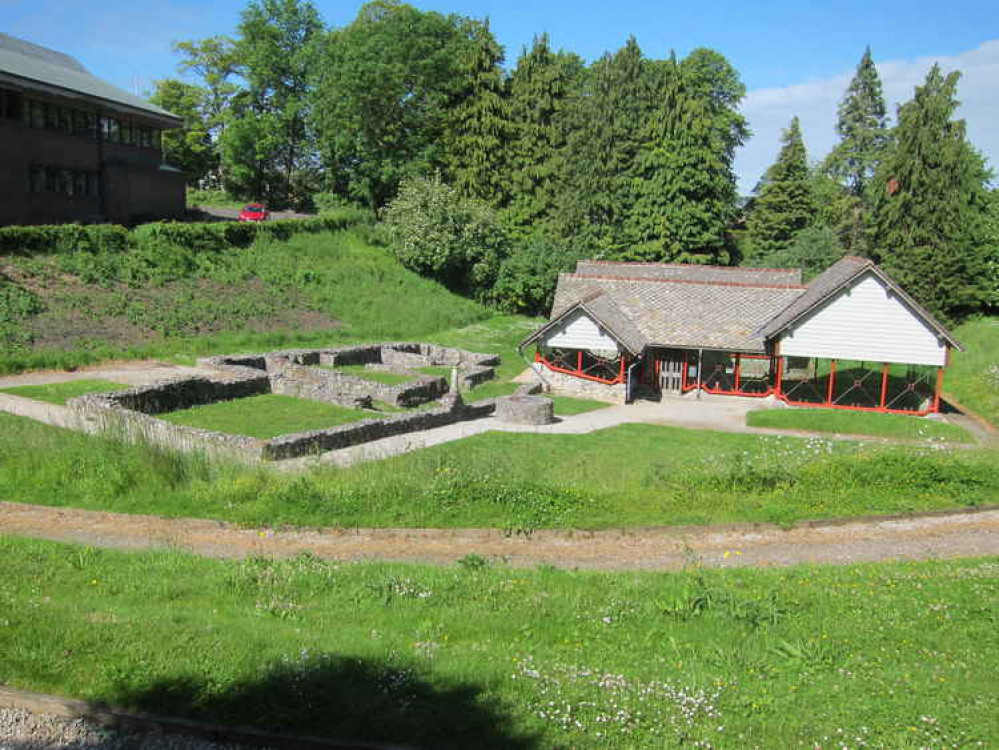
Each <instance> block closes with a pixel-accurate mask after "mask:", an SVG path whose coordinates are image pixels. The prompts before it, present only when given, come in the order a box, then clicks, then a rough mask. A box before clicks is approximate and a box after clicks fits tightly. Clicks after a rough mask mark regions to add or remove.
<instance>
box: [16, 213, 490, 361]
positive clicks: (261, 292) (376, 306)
mask: <svg viewBox="0 0 999 750" xmlns="http://www.w3.org/2000/svg"><path fill="white" fill-rule="evenodd" d="M365 236H366V235H365V232H364V231H363V230H362V229H358V230H354V231H343V232H337V233H323V234H313V235H297V236H294V237H292V238H291V239H289V240H286V241H278V240H273V239H265V238H261V239H258V240H257V242H255V243H254V244H253V245H252V246H250V247H247V248H242V249H241V248H228V249H223V250H218V251H211V250H205V249H198V250H192V249H187V248H182V247H174V246H170V245H166V244H163V243H157V242H150V243H149V244H148V245H145V246H142V247H140V248H137V249H133V250H130V251H128V252H107V253H101V252H77V253H64V254H59V255H53V256H39V257H34V258H24V257H14V256H10V257H0V372H15V371H19V370H23V369H33V368H40V367H51V368H68V367H76V366H80V365H83V364H87V363H92V362H96V361H100V360H101V359H108V358H112V357H130V358H135V357H159V358H167V359H175V360H181V361H190V360H192V359H193V358H194V357H196V356H198V355H203V354H210V353H219V352H226V351H235V350H253V349H274V348H279V347H287V346H321V345H331V344H336V343H338V342H341V343H346V342H353V341H381V340H406V339H414V338H415V339H419V338H422V337H425V336H426V335H427V334H429V333H432V332H434V331H440V330H443V329H450V328H455V327H461V326H466V325H468V324H470V323H474V322H476V321H482V320H486V319H487V318H489V316H490V313H489V311H488V310H487V309H486V308H484V307H482V306H481V305H479V304H477V303H475V302H472V301H470V300H467V299H464V298H461V297H458V296H456V295H454V294H451V293H450V292H448V291H447V290H446V289H444V288H443V287H441V286H440V285H438V284H436V283H434V282H432V281H428V280H427V279H424V278H421V277H419V276H417V275H416V274H414V273H412V272H410V271H407V270H406V269H404V268H403V267H402V266H400V265H399V263H398V262H397V261H396V260H395V259H394V258H393V257H391V255H390V254H389V253H388V252H387V251H386V250H385V249H383V248H380V247H377V246H374V245H371V244H369V243H368V242H367V241H366V239H365Z"/></svg>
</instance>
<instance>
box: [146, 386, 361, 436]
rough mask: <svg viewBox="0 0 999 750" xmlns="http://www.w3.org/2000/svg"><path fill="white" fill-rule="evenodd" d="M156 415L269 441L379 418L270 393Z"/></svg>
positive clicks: (179, 422) (191, 425) (185, 423)
mask: <svg viewBox="0 0 999 750" xmlns="http://www.w3.org/2000/svg"><path fill="white" fill-rule="evenodd" d="M157 416H159V418H160V419H165V420H166V421H168V422H173V423H174V424H182V425H187V426H189V427H200V428H201V429H203V430H215V431H216V432H226V433H229V434H231V435H247V436H249V437H255V438H260V439H262V440H268V439H270V438H273V437H277V436H278V435H290V434H292V433H296V432H307V431H309V430H322V429H325V428H327V427H336V426H337V425H341V424H347V423H348V422H358V421H360V420H362V419H371V418H378V417H379V416H380V415H378V414H374V413H372V412H369V411H361V410H360V409H348V408H346V407H343V406H336V405H334V404H323V403H319V402H318V401H308V400H306V399H304V398H294V397H292V396H282V395H279V394H276V393H267V394H264V395H261V396H249V397H247V398H240V399H236V400H234V401H220V402H218V403H215V404H208V405H206V406H194V407H192V408H190V409H182V410H180V411H174V412H170V413H168V414H159V415H157Z"/></svg>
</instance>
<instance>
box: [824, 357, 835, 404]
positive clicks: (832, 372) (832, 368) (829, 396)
mask: <svg viewBox="0 0 999 750" xmlns="http://www.w3.org/2000/svg"><path fill="white" fill-rule="evenodd" d="M835 386H836V360H835V359H830V360H829V388H828V389H827V391H826V406H832V402H833V401H832V397H833V388H834V387H835Z"/></svg>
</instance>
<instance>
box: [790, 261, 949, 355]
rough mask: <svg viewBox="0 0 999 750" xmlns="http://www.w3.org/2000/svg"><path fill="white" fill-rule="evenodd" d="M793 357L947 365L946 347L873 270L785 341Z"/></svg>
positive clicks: (801, 325)
mask: <svg viewBox="0 0 999 750" xmlns="http://www.w3.org/2000/svg"><path fill="white" fill-rule="evenodd" d="M780 342H781V344H780V353H781V354H783V355H785V356H791V357H821V358H823V359H856V360H864V361H866V362H901V363H905V364H913V365H933V366H936V367H943V366H944V365H945V364H946V362H947V347H946V344H945V343H944V342H942V341H941V340H940V339H939V338H938V337H937V334H936V333H935V332H934V331H933V329H932V328H930V327H929V326H927V325H926V324H925V323H923V321H922V320H920V318H919V317H917V316H916V314H915V313H914V312H913V311H912V309H911V308H910V307H909V306H908V305H906V304H905V302H903V301H902V300H900V299H899V298H898V297H896V296H894V295H893V294H891V292H890V290H889V289H888V288H887V287H886V286H885V285H884V284H883V283H882V282H881V280H880V279H879V278H877V277H876V276H875V275H874V274H871V273H868V274H866V275H864V276H862V277H861V279H860V281H859V282H857V283H855V284H854V285H853V287H852V288H850V289H844V290H843V291H841V292H840V293H839V294H838V295H837V296H836V297H834V298H833V299H832V300H830V301H828V302H826V303H825V304H824V305H822V306H821V307H819V308H818V309H817V310H815V311H813V312H811V313H810V314H809V315H808V316H807V317H805V318H804V319H802V320H801V321H799V322H797V323H795V324H794V326H793V327H792V328H791V329H790V330H788V331H787V332H785V333H784V334H783V335H782V336H781V339H780Z"/></svg>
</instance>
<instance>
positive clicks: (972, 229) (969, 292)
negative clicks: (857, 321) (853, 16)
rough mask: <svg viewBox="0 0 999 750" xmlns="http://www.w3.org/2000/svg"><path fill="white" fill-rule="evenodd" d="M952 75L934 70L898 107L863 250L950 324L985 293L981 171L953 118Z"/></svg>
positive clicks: (984, 175)
mask: <svg viewBox="0 0 999 750" xmlns="http://www.w3.org/2000/svg"><path fill="white" fill-rule="evenodd" d="M959 78H960V73H957V72H953V73H950V74H948V75H946V76H945V75H944V74H943V73H942V72H941V70H940V68H939V66H937V65H934V66H933V68H932V69H931V70H930V71H929V73H928V74H927V76H926V80H925V82H924V83H923V85H922V86H917V87H916V92H915V96H914V97H913V99H912V100H911V101H909V102H907V103H906V104H905V105H903V106H902V107H900V108H899V111H898V125H897V126H896V127H895V131H894V138H893V145H892V147H891V149H890V150H889V152H888V155H887V156H886V158H885V160H884V161H883V163H882V164H881V167H880V169H879V170H878V172H877V174H876V189H875V190H874V191H873V194H874V204H873V211H872V230H871V238H870V239H871V248H872V251H873V254H874V256H875V258H876V259H877V260H878V262H879V263H881V264H882V265H883V266H884V267H885V269H886V270H887V271H888V272H889V273H891V274H892V277H893V278H894V279H895V280H896V281H898V283H899V284H900V285H901V286H902V287H904V288H905V289H906V290H907V291H908V292H909V293H910V294H912V295H913V296H914V297H915V298H916V299H917V300H919V301H920V302H921V303H922V304H924V305H926V306H927V307H928V308H929V309H930V310H931V311H932V312H934V313H936V314H938V315H941V316H942V317H944V318H947V319H951V320H956V319H959V318H961V317H963V316H965V315H968V314H970V313H972V312H975V311H976V310H978V309H980V308H981V307H982V306H983V304H985V303H986V302H987V301H988V298H989V296H990V294H991V293H992V291H993V289H992V285H994V283H995V282H994V279H990V278H989V268H990V254H991V250H990V248H989V247H988V244H989V243H988V239H987V237H988V229H987V221H988V210H989V194H988V190H987V187H986V186H987V181H988V179H989V176H990V175H989V172H988V170H987V169H986V166H985V162H984V160H983V158H982V157H981V155H980V154H979V153H978V152H977V151H975V149H974V148H972V146H971V144H969V143H968V141H967V140H966V138H965V123H964V121H963V120H954V119H952V118H953V115H954V111H955V110H956V109H957V106H958V102H957V99H956V93H957V83H958V79H959Z"/></svg>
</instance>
